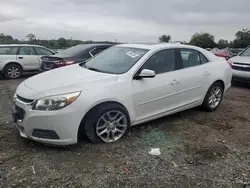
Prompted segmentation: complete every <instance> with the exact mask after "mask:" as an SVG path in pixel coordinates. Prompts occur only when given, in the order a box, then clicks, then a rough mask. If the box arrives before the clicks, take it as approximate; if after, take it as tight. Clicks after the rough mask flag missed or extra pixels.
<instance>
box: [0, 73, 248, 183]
mask: <svg viewBox="0 0 250 188" xmlns="http://www.w3.org/2000/svg"><path fill="white" fill-rule="evenodd" d="M22 80H24V79H19V80H3V79H2V78H0V187H32V188H33V187H46V188H48V187H67V188H69V187H94V188H98V187H171V188H172V187H184V188H185V187H187V188H193V187H209V188H211V187H216V188H220V187H223V188H224V187H225V188H227V187H239V188H245V187H250V148H249V146H250V88H249V87H243V86H239V85H237V86H234V87H232V88H231V90H230V91H229V93H228V94H227V95H226V96H225V97H224V99H223V102H222V104H221V106H220V107H219V109H218V110H217V111H215V112H211V113H207V112H204V111H202V110H201V109H199V108H197V109H192V110H188V111H185V112H182V113H178V114H175V115H172V116H169V117H165V118H162V119H159V120H156V121H152V122H149V123H146V124H143V125H140V126H136V127H134V128H132V130H131V134H130V135H129V136H127V137H125V138H123V139H121V140H120V141H118V142H117V143H113V144H99V145H93V144H90V143H89V142H88V141H83V142H81V143H79V144H77V145H74V146H70V147H66V148H56V147H48V146H44V145H42V144H38V143H35V142H33V141H29V140H26V139H23V138H21V137H20V136H19V133H18V131H17V129H16V128H15V125H14V124H13V122H12V118H11V114H10V107H11V102H12V96H13V94H14V90H15V88H16V87H17V85H18V84H19V83H20V82H21V81H22ZM155 147H157V148H160V151H161V155H160V156H151V155H149V154H148V152H149V150H150V148H155Z"/></svg>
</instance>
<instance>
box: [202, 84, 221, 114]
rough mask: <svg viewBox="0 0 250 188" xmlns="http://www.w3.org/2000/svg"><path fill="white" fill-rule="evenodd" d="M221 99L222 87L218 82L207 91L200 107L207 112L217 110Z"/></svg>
mask: <svg viewBox="0 0 250 188" xmlns="http://www.w3.org/2000/svg"><path fill="white" fill-rule="evenodd" d="M222 97H223V87H222V85H221V84H220V83H219V82H215V83H214V84H213V85H212V86H211V87H210V88H209V90H208V91H207V94H206V96H205V99H204V101H203V104H202V107H203V108H204V109H205V110H206V111H209V112H212V111H214V110H216V109H217V108H218V106H219V105H220V103H221V101H222Z"/></svg>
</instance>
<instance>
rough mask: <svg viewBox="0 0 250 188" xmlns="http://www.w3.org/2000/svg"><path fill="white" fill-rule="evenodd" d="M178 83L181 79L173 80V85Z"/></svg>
mask: <svg viewBox="0 0 250 188" xmlns="http://www.w3.org/2000/svg"><path fill="white" fill-rule="evenodd" d="M178 83H180V80H176V79H174V80H173V81H172V82H171V85H173V84H178Z"/></svg>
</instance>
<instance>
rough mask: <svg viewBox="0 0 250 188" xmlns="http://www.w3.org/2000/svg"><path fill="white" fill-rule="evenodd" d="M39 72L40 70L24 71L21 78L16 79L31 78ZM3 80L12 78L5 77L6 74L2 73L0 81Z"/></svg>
mask: <svg viewBox="0 0 250 188" xmlns="http://www.w3.org/2000/svg"><path fill="white" fill-rule="evenodd" d="M37 74H38V72H29V73H24V74H23V75H22V76H21V77H20V78H18V79H15V80H20V79H27V78H29V77H31V76H35V75H37ZM1 80H10V79H7V78H5V77H4V76H2V75H0V81H1Z"/></svg>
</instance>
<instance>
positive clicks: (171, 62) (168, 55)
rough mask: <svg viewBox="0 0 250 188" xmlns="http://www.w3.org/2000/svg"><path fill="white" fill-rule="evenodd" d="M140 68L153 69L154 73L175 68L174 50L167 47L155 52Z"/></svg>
mask: <svg viewBox="0 0 250 188" xmlns="http://www.w3.org/2000/svg"><path fill="white" fill-rule="evenodd" d="M142 69H149V70H153V71H155V74H161V73H165V72H170V71H173V70H175V51H174V50H173V49H169V50H162V51H159V52H156V53H155V54H154V55H152V56H151V57H150V58H149V59H148V60H147V61H146V63H145V64H144V65H143V67H142Z"/></svg>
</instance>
